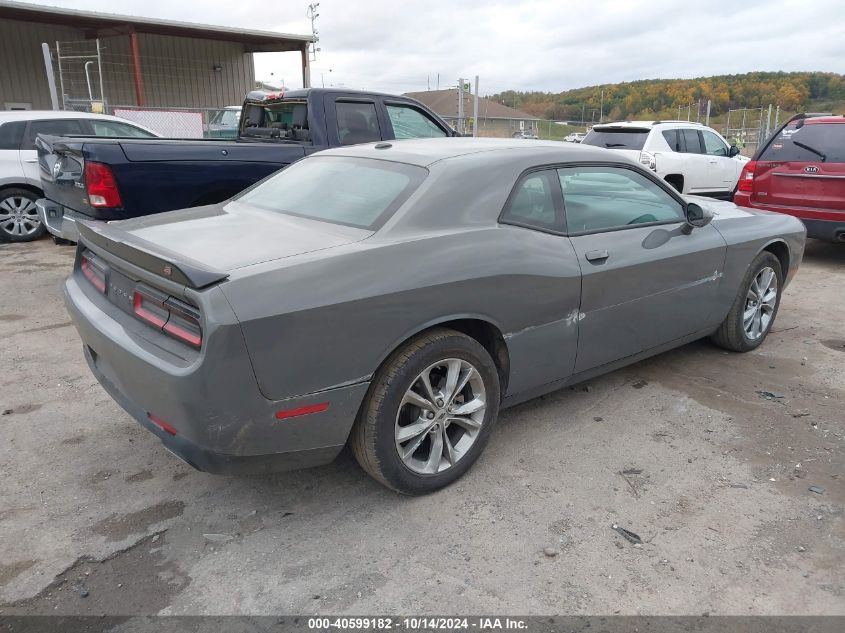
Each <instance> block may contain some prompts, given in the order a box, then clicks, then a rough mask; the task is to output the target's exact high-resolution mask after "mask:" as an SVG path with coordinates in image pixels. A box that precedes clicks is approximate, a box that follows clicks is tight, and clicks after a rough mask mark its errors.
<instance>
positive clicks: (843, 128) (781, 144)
mask: <svg viewBox="0 0 845 633" xmlns="http://www.w3.org/2000/svg"><path fill="white" fill-rule="evenodd" d="M803 123H804V121H802V120H798V121H793V122H792V123H790V124H789V125H787V126H786V127H784V128H783V129H782V130H781V131H780V132H779V133H778V134H777V136H776V137H775V138H774V139H772V142H771V143H769V145H768V147H766V149H765V150H763V153H762V154H761V155H760V160H763V161H773V162H776V161H796V162H802V163H815V162H826V163H845V123H809V124H803Z"/></svg>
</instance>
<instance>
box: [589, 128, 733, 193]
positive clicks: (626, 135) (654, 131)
mask: <svg viewBox="0 0 845 633" xmlns="http://www.w3.org/2000/svg"><path fill="white" fill-rule="evenodd" d="M582 143H583V144H584V145H595V146H596V147H606V148H608V149H612V150H614V151H618V152H620V153H622V154H625V155H626V156H629V157H630V158H633V159H634V160H635V161H637V162H639V163H641V164H642V165H644V166H646V167H648V168H649V169H652V170H653V171H654V172H655V173H657V175H658V176H660V177H661V178H663V179H664V180H666V182H668V183H669V184H671V185H672V186H673V187H675V189H677V190H678V191H680V192H681V193H687V194H699V195H706V196H713V197H717V198H726V199H730V198H731V197H732V196H733V193H734V191H735V189H736V183H737V181H738V180H739V174H740V172H741V171H742V167H743V165H744V164H745V163H746V162H748V158H746V157H744V156H740V155H739V149H737V147H736V146H734V145H729V144H728V142H727V141H726V140H725V139H724V138H722V136H721V135H720V134H719V133H718V132H716V131H715V130H714V129H712V128H709V127H706V126H704V125H702V124H701V123H693V122H690V121H625V122H620V123H604V124H602V125H596V126H594V127H593V129H592V130H591V131H590V133H589V134H587V137H586V138H585V139H584V140H583V141H582Z"/></svg>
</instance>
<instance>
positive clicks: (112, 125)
mask: <svg viewBox="0 0 845 633" xmlns="http://www.w3.org/2000/svg"><path fill="white" fill-rule="evenodd" d="M89 123H90V124H91V127H92V128H93V130H94V134H96V135H97V136H134V137H136V138H152V134H150V133H149V132H146V131H144V130H142V129H141V128H137V127H135V126H134V125H128V124H126V123H117V122H116V121H97V120H96V119H94V120H90V121H89Z"/></svg>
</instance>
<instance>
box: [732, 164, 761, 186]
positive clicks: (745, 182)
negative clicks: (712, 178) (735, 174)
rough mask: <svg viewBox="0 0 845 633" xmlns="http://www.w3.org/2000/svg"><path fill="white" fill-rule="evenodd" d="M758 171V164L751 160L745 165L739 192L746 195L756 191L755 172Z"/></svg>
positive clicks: (740, 178) (740, 176)
mask: <svg viewBox="0 0 845 633" xmlns="http://www.w3.org/2000/svg"><path fill="white" fill-rule="evenodd" d="M755 171H757V162H756V161H753V160H750V161H748V162H747V163H745V167H743V168H742V173H740V175H739V182H738V183H737V186H736V188H737V191H742V192H744V193H752V192H753V191H754V172H755Z"/></svg>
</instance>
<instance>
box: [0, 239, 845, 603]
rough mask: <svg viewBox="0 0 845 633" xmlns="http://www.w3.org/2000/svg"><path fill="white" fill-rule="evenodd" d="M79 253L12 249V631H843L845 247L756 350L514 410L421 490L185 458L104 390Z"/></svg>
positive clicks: (3, 313)
mask: <svg viewBox="0 0 845 633" xmlns="http://www.w3.org/2000/svg"><path fill="white" fill-rule="evenodd" d="M72 257H73V251H72V249H70V248H68V247H57V246H55V245H54V244H52V243H51V242H49V241H47V240H42V241H40V242H38V243H35V244H27V245H4V246H0V274H2V277H3V279H4V280H5V281H4V282H3V284H2V294H0V326H2V329H1V330H0V332H2V333H0V339H2V349H0V410H2V411H0V412H2V416H0V429H2V438H3V442H2V444H0V477H2V481H3V485H2V489H0V537H2V538H0V613H2V614H7V615H8V614H16V613H17V614H31V613H41V614H55V613H65V614H97V615H98V614H102V613H107V614H122V615H127V614H151V613H163V614H235V613H238V614H256V615H257V614H273V613H306V614H311V613H327V614H328V613H349V614H372V613H405V614H411V613H417V614H447V615H448V614H454V613H463V614H480V613H491V612H493V613H502V614H507V613H510V614H554V613H557V614H614V613H621V614H701V613H704V612H708V613H710V614H738V615H747V614H839V615H845V575H843V573H842V570H843V569H845V516H843V509H845V481H843V478H845V474H843V465H845V450H843V449H845V438H843V435H845V415H843V405H845V328H843V314H845V292H843V289H844V288H845V247H843V246H834V245H828V244H823V243H818V242H811V243H809V244H808V248H807V252H806V255H805V260H804V265H803V267H802V269H801V271H800V272H799V274H798V277H797V279H796V280H795V281H794V283H793V284H792V285H791V286H790V288H789V289H788V290H787V292H786V294H785V296H784V299H783V303H782V306H781V311H780V314H779V317H778V320H777V323H776V324H775V330H774V332H773V333H772V334H771V335H770V336H769V338H768V340H767V342H766V343H765V344H764V345H763V346H762V347H761V348H760V349H758V350H757V351H755V352H753V353H750V354H745V355H738V354H728V353H725V352H723V351H721V350H719V349H717V348H715V347H713V346H712V345H710V344H708V343H707V342H704V341H702V342H699V343H695V344H692V345H688V346H686V347H684V348H681V349H678V350H675V351H673V352H670V353H667V354H663V355H661V356H658V357H655V358H653V359H650V360H648V361H645V362H642V363H639V364H637V365H634V366H631V367H629V368H627V369H624V370H620V371H616V372H613V373H611V374H609V375H607V376H604V377H602V378H599V379H596V380H593V381H590V382H589V383H587V384H585V385H580V386H577V387H575V388H572V389H565V390H562V391H559V392H556V393H554V394H551V395H549V396H547V397H544V398H542V399H539V400H535V401H533V402H530V403H527V404H524V405H521V406H519V407H517V408H514V409H511V410H509V411H507V412H505V413H504V414H503V415H502V418H501V420H500V424H499V426H498V428H497V429H496V432H495V433H494V435H493V437H492V439H491V441H490V444H489V445H488V447H487V450H486V451H485V453H484V455H483V456H482V458H481V459H480V461H479V463H478V464H477V465H476V466H475V467H474V468H473V469H472V470H471V471H470V473H469V474H468V475H467V476H466V477H465V478H464V479H463V480H461V481H460V482H458V483H457V484H456V485H453V486H452V487H451V488H449V489H447V490H444V491H441V492H439V493H437V494H434V495H431V496H428V497H423V498H405V497H400V496H397V495H395V494H393V493H391V492H389V491H387V490H385V489H383V488H382V487H381V486H379V485H378V484H376V483H374V482H373V481H371V480H370V479H368V478H367V477H366V476H365V475H364V474H363V473H362V472H361V471H360V470H359V469H358V467H357V465H356V464H355V462H354V460H353V459H352V457H351V456H350V455H349V454H348V453H344V454H342V455H341V457H340V458H339V459H338V460H337V461H336V462H335V463H333V464H331V465H329V466H326V467H323V468H318V469H313V470H307V471H301V472H294V473H287V474H280V475H274V476H270V477H266V476H265V477H240V478H236V477H228V478H226V477H219V476H213V475H206V474H203V473H199V472H196V471H193V470H192V469H191V468H190V467H188V466H186V465H185V464H183V463H181V462H180V461H178V460H177V459H176V458H175V457H173V456H172V455H171V454H170V453H168V452H167V451H165V450H164V449H163V448H162V447H161V445H160V443H159V442H158V440H157V439H156V438H155V437H154V436H153V435H152V434H150V433H148V432H147V431H145V430H143V429H142V428H141V427H140V426H138V425H137V424H136V423H134V422H132V421H131V420H130V419H129V417H128V416H127V415H126V414H124V413H123V411H121V410H120V409H119V408H118V406H117V405H115V404H114V403H113V402H112V401H111V400H110V399H109V398H108V396H106V394H105V393H104V392H103V390H102V389H101V388H100V387H99V386H98V385H97V383H96V382H95V381H94V379H93V378H92V376H91V375H90V373H89V371H88V369H87V366H86V365H85V362H84V360H83V358H82V353H81V349H80V344H79V341H78V339H77V336H76V332H75V331H74V329H73V327H72V326H71V324H70V322H69V319H68V316H67V314H66V312H65V310H64V307H63V305H62V301H61V297H60V291H59V284H60V281H61V280H62V278H63V277H64V276H65V275H66V273H67V270H68V267H69V266H70V263H71V261H72ZM758 391H769V392H773V393H775V394H776V395H782V396H783V397H780V398H775V399H767V398H765V397H763V396H761V395H759V394H758V393H757V392H758ZM815 486H817V487H818V490H819V491H821V493H820V494H819V493H816V492H812V491H810V487H815ZM614 523H616V524H618V525H619V526H621V527H623V528H626V529H628V530H631V531H633V532H635V533H637V534H638V535H640V537H641V538H642V540H643V541H644V543H643V544H641V545H639V546H635V545H634V544H632V543H630V542H628V541H627V540H625V539H624V538H623V537H622V536H621V535H620V534H619V533H617V532H615V531H614V530H612V529H611V526H612V525H613V524H614ZM544 550H545V551H544Z"/></svg>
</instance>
